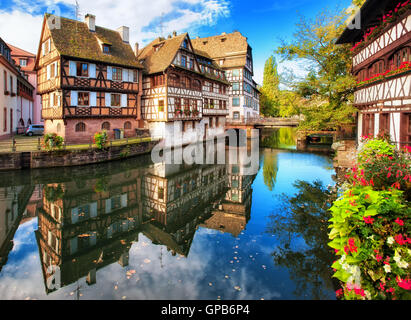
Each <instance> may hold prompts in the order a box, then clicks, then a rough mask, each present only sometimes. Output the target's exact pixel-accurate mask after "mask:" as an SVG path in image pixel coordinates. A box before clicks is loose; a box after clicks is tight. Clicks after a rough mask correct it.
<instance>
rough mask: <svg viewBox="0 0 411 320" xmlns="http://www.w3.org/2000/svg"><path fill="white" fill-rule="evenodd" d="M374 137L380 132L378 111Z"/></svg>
mask: <svg viewBox="0 0 411 320" xmlns="http://www.w3.org/2000/svg"><path fill="white" fill-rule="evenodd" d="M374 120H375V121H374V137H376V136H378V134H379V133H380V114H379V113H376V114H375V118H374Z"/></svg>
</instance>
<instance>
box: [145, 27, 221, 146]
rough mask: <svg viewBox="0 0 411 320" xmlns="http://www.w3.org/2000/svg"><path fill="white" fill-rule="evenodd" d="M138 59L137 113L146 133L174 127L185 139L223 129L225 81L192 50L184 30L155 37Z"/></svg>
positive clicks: (165, 133)
mask: <svg viewBox="0 0 411 320" xmlns="http://www.w3.org/2000/svg"><path fill="white" fill-rule="evenodd" d="M138 60H139V61H140V62H141V63H142V64H143V65H144V66H145V70H146V75H145V76H144V80H143V97H142V113H143V119H144V120H145V121H146V124H147V127H148V128H150V130H151V132H152V135H154V136H157V137H160V138H164V137H166V136H168V137H172V136H174V131H175V127H176V130H177V131H178V132H183V139H184V141H183V143H187V142H192V141H193V140H198V139H201V140H202V139H204V138H206V139H207V138H210V137H213V136H218V135H221V134H223V133H224V126H225V118H226V115H227V114H228V111H227V110H228V109H227V106H228V95H227V90H228V86H229V82H228V81H227V80H226V79H225V74H224V71H223V70H221V69H220V68H219V66H217V65H215V64H213V62H212V60H211V59H209V58H208V57H206V56H200V55H198V54H196V52H195V51H194V49H193V46H192V44H191V40H190V37H189V35H188V34H187V33H184V34H181V35H177V34H176V33H174V34H173V35H172V36H169V37H168V38H167V39H164V38H157V39H155V40H154V41H153V42H151V43H150V44H149V45H147V46H146V47H145V48H143V49H142V50H141V51H140V52H139V55H138ZM202 120H203V121H202ZM202 126H203V127H202Z"/></svg>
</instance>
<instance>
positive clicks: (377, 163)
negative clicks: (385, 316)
mask: <svg viewBox="0 0 411 320" xmlns="http://www.w3.org/2000/svg"><path fill="white" fill-rule="evenodd" d="M345 178H346V179H347V183H348V185H349V189H348V190H346V191H345V192H344V194H343V196H342V197H340V198H339V199H338V200H337V201H335V202H334V204H333V207H332V208H331V209H330V211H331V213H332V218H331V219H330V220H329V222H330V223H331V225H330V228H331V232H330V233H329V238H330V240H332V241H331V242H330V243H329V246H330V247H331V248H334V249H335V250H336V254H337V256H338V257H339V259H338V261H336V262H335V263H334V264H333V265H332V268H334V270H335V274H334V277H336V278H337V279H339V280H340V281H341V282H342V289H340V290H338V291H337V296H339V297H340V298H342V299H350V300H351V299H369V300H371V299H410V298H411V294H410V291H409V290H411V280H410V263H411V250H410V247H411V239H410V238H408V234H409V233H408V232H409V230H410V225H411V223H410V219H409V218H410V215H411V206H410V205H409V202H408V201H407V198H408V197H407V196H406V194H407V192H409V189H410V182H411V175H410V158H409V154H405V152H402V151H398V150H396V149H395V146H393V145H392V144H391V143H390V142H389V141H387V140H386V139H384V138H381V137H379V138H376V139H368V138H367V139H366V143H365V145H364V146H363V148H362V150H361V152H360V154H359V157H358V164H357V165H356V166H355V167H354V168H353V169H352V170H351V172H350V173H348V174H346V175H345ZM402 190H405V193H404V191H402ZM404 195H405V196H404Z"/></svg>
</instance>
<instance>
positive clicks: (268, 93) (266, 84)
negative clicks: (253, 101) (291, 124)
mask: <svg viewBox="0 0 411 320" xmlns="http://www.w3.org/2000/svg"><path fill="white" fill-rule="evenodd" d="M261 93H262V96H261V100H260V106H261V113H262V114H263V115H264V116H271V117H275V116H278V114H279V101H278V100H279V99H278V98H279V93H280V77H279V75H278V71H277V63H276V61H275V58H274V57H273V56H271V57H269V58H268V59H267V61H266V62H265V66H264V79H263V86H262V87H261Z"/></svg>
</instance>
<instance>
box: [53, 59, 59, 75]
mask: <svg viewBox="0 0 411 320" xmlns="http://www.w3.org/2000/svg"><path fill="white" fill-rule="evenodd" d="M54 68H55V69H54V77H57V76H58V74H57V62H55V63H54Z"/></svg>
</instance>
